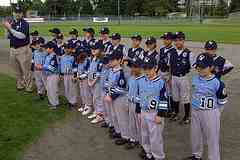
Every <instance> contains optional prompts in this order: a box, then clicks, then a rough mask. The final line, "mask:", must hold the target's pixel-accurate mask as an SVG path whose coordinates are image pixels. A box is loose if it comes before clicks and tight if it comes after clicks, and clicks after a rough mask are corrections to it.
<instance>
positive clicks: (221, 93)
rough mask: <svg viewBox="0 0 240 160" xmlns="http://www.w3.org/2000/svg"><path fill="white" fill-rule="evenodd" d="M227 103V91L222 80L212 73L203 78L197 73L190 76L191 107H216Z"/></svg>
mask: <svg viewBox="0 0 240 160" xmlns="http://www.w3.org/2000/svg"><path fill="white" fill-rule="evenodd" d="M225 103H227V92H226V88H225V85H224V83H223V82H222V81H220V80H219V79H218V78H216V77H215V76H214V75H213V76H212V77H210V78H209V79H204V78H202V77H200V76H199V75H196V76H193V78H192V107H193V108H195V109H203V110H209V109H216V108H220V107H221V106H222V105H224V104H225Z"/></svg>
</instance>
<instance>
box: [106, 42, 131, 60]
mask: <svg viewBox="0 0 240 160" xmlns="http://www.w3.org/2000/svg"><path fill="white" fill-rule="evenodd" d="M115 50H117V51H118V52H121V53H123V56H124V57H125V56H127V47H126V46H125V45H123V44H119V45H117V46H113V45H111V46H110V47H109V48H108V50H107V52H106V54H112V53H113V51H115Z"/></svg>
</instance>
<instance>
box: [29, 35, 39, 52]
mask: <svg viewBox="0 0 240 160" xmlns="http://www.w3.org/2000/svg"><path fill="white" fill-rule="evenodd" d="M30 35H31V44H30V48H31V50H32V53H33V52H34V51H35V48H34V46H35V44H36V43H35V42H36V41H37V40H38V38H39V33H38V31H37V30H35V31H33V32H32V33H30Z"/></svg>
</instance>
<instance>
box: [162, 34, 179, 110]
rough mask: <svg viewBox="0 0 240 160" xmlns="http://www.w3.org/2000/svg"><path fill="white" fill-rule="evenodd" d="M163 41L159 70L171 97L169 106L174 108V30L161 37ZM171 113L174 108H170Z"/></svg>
mask: <svg viewBox="0 0 240 160" xmlns="http://www.w3.org/2000/svg"><path fill="white" fill-rule="evenodd" d="M160 38H161V39H162V41H163V47H162V48H160V52H159V61H158V72H159V74H160V76H161V77H162V79H164V80H165V82H166V84H167V85H166V87H167V92H168V97H169V106H170V108H172V106H173V105H174V104H173V100H172V95H171V78H170V64H169V60H170V55H171V54H172V53H176V49H175V48H174V46H173V45H172V43H173V38H174V35H173V33H172V32H166V33H164V34H163V35H162V36H161V37H160ZM169 112H170V114H171V113H172V112H173V111H172V109H170V110H169Z"/></svg>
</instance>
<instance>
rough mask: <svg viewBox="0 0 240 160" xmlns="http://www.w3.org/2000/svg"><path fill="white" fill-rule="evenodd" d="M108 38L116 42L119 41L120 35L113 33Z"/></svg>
mask: <svg viewBox="0 0 240 160" xmlns="http://www.w3.org/2000/svg"><path fill="white" fill-rule="evenodd" d="M110 38H112V39H113V40H118V39H121V35H120V34H119V33H113V34H112V35H111V36H110Z"/></svg>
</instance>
